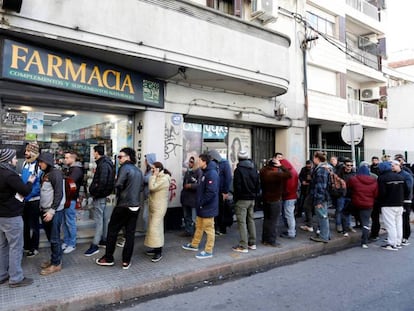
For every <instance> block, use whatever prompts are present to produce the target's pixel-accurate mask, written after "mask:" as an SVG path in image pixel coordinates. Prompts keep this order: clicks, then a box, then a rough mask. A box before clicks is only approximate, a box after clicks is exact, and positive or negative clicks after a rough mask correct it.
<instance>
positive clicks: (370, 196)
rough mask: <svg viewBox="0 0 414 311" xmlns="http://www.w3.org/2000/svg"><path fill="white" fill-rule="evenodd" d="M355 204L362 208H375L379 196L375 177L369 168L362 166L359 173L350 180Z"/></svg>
mask: <svg viewBox="0 0 414 311" xmlns="http://www.w3.org/2000/svg"><path fill="white" fill-rule="evenodd" d="M347 186H348V188H350V191H351V202H352V204H353V206H355V207H357V208H361V209H368V208H373V206H374V202H375V198H376V197H377V196H378V183H377V180H376V178H375V177H372V176H370V172H369V168H368V167H367V166H361V167H360V168H359V169H358V172H357V175H356V176H353V177H351V178H350V179H349V180H348V184H347Z"/></svg>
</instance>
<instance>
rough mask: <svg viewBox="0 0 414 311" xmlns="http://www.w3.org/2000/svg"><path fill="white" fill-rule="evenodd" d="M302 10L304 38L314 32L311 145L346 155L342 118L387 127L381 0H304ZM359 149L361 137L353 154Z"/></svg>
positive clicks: (311, 45)
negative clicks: (306, 25) (304, 16)
mask: <svg viewBox="0 0 414 311" xmlns="http://www.w3.org/2000/svg"><path fill="white" fill-rule="evenodd" d="M306 11H307V12H306V14H307V15H306V18H307V20H308V22H309V25H310V27H309V28H310V29H309V30H308V31H307V38H308V39H312V38H315V37H318V39H315V40H309V42H308V44H307V51H306V54H307V65H308V68H307V86H308V117H309V125H310V135H309V139H310V146H311V148H310V149H311V150H312V149H321V148H322V149H325V150H327V151H328V153H329V154H330V155H342V156H348V157H351V153H350V151H351V147H350V146H348V145H346V144H344V143H343V142H342V138H341V129H342V126H343V125H344V124H345V123H349V122H352V123H359V124H361V125H362V127H363V128H364V131H365V130H367V129H368V130H369V129H386V128H387V111H386V110H387V109H386V82H387V79H386V78H385V77H384V75H383V72H382V61H383V57H384V56H385V55H386V49H385V47H386V40H385V39H386V38H385V23H384V20H385V19H386V10H385V2H384V1H365V0H338V1H325V0H308V1H306ZM342 149H343V150H342ZM341 150H342V151H341ZM363 152H364V141H362V142H361V143H360V144H359V145H358V146H357V149H356V159H357V160H360V159H361V158H363Z"/></svg>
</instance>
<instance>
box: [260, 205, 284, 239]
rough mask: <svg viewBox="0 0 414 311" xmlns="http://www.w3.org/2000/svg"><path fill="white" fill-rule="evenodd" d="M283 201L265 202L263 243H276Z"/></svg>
mask: <svg viewBox="0 0 414 311" xmlns="http://www.w3.org/2000/svg"><path fill="white" fill-rule="evenodd" d="M281 208H282V201H276V202H264V204H263V216H264V217H263V232H262V243H269V244H275V243H276V237H277V224H278V221H279V216H280V210H281Z"/></svg>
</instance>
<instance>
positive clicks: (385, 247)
mask: <svg viewBox="0 0 414 311" xmlns="http://www.w3.org/2000/svg"><path fill="white" fill-rule="evenodd" d="M381 248H382V249H385V250H387V251H398V248H396V247H395V246H392V245H389V244H385V245H383V246H381Z"/></svg>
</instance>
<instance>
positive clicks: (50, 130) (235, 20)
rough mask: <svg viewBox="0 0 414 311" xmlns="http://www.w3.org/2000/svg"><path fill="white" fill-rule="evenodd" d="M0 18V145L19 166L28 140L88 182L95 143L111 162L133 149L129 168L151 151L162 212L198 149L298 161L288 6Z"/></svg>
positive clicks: (33, 4)
mask: <svg viewBox="0 0 414 311" xmlns="http://www.w3.org/2000/svg"><path fill="white" fill-rule="evenodd" d="M279 7H281V8H283V10H281V9H279ZM0 14H1V21H0V35H1V49H2V53H1V63H2V70H1V78H0V98H1V124H0V126H1V141H0V145H1V147H2V148H5V147H6V148H15V149H17V150H18V156H19V157H20V158H22V157H23V150H24V146H25V144H26V143H27V142H28V141H32V140H36V141H38V142H39V144H40V147H41V149H42V151H50V152H53V153H54V154H55V157H56V163H57V164H62V162H61V158H62V154H63V152H64V151H65V150H75V151H77V152H78V153H79V155H80V158H81V161H82V162H83V163H84V166H85V170H86V176H87V180H89V181H90V179H91V177H92V175H93V169H94V162H93V158H92V156H91V149H92V147H93V146H95V145H96V144H103V145H105V148H106V153H107V154H108V155H109V156H111V157H113V160H114V162H116V161H117V158H116V153H117V152H118V151H119V149H120V148H122V147H124V146H133V147H134V149H135V150H137V153H138V161H139V163H138V164H139V166H140V167H141V168H142V169H145V168H144V167H143V166H144V155H145V154H146V153H155V154H156V157H157V159H158V160H160V161H161V162H163V163H164V165H165V166H166V167H167V168H168V169H169V170H170V171H171V172H172V174H173V176H172V180H173V184H172V186H171V189H170V198H169V199H170V207H172V208H174V207H179V206H180V202H179V193H180V191H181V178H182V172H183V170H184V169H185V168H186V165H187V161H188V158H189V157H190V156H192V155H193V156H197V155H198V154H200V153H201V152H203V151H206V150H208V149H212V148H214V149H217V150H218V151H219V152H220V154H221V155H222V157H223V158H227V159H229V161H230V163H231V165H232V167H233V168H234V167H235V166H236V164H237V152H238V150H240V149H245V150H247V151H248V152H249V153H250V155H251V157H252V159H253V160H254V161H255V162H256V163H257V165H258V166H260V165H262V163H263V162H264V161H266V159H268V158H269V157H270V156H271V155H272V154H273V152H274V151H275V149H276V150H280V151H282V152H284V153H285V154H286V155H287V156H288V157H289V158H290V159H292V160H293V161H294V162H295V163H296V165H297V166H298V167H300V166H301V165H302V164H303V163H304V160H305V158H306V145H305V143H304V142H305V141H306V136H305V135H306V133H305V124H306V120H305V116H304V108H303V88H302V80H303V75H302V68H303V66H302V65H301V60H302V53H301V50H300V48H299V43H300V42H299V41H298V40H297V33H298V32H303V23H298V21H297V18H296V17H297V16H303V15H304V2H302V1H287V0H286V1H248V0H243V1H241V0H240V1H228V0H227V1H224V0H223V1H221V0H215V1H201V0H197V1H185V0H177V1H172V0H123V1H115V0H88V1H82V0H65V1H56V0H30V1H28V0H3V2H2V9H1V10H0ZM296 14H299V15H296ZM298 67H299V68H300V70H299V71H297V68H298ZM282 95H283V96H282ZM87 186H88V185H87V184H86V185H85V187H84V188H85V190H86V188H87ZM82 203H83V205H84V206H87V203H88V201H87V193H86V191H85V197H84V200H83V202H82Z"/></svg>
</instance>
